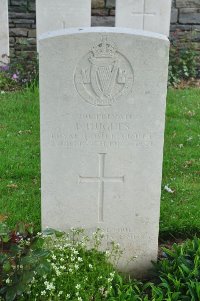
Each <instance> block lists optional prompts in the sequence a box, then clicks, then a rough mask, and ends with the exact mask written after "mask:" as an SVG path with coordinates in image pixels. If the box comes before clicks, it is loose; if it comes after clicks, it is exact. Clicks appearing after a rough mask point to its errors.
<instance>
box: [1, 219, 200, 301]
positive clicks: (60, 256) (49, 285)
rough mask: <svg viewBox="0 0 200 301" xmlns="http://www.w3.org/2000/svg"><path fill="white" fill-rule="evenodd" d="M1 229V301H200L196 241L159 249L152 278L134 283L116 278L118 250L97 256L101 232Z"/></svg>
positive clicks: (23, 227)
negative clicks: (159, 253) (91, 234)
mask: <svg viewBox="0 0 200 301" xmlns="http://www.w3.org/2000/svg"><path fill="white" fill-rule="evenodd" d="M0 229H1V231H0V232H1V233H0V238H1V249H0V255H1V262H0V268H1V272H0V276H1V283H0V295H1V297H0V300H2V301H3V300H7V301H14V300H16V301H17V300H20V301H33V300H37V301H46V300H51V301H63V300H72V301H77V300H78V301H88V300H94V301H95V300H96V301H98V300H99V301H100V300H107V301H115V300H116V301H117V300H118V301H123V300H124V301H125V300H126V301H132V300H134V301H162V300H163V301H164V300H188V301H189V300H194V301H198V300H199V297H200V295H199V277H200V260H199V250H200V239H198V238H196V237H195V238H194V239H193V240H187V241H185V242H184V243H182V244H174V245H173V246H172V247H171V248H170V249H169V248H163V249H162V252H163V253H162V259H160V260H159V261H158V263H156V264H154V268H153V269H152V278H151V279H150V280H144V279H143V280H139V279H137V280H136V279H129V278H128V277H124V276H123V275H121V274H119V273H118V272H117V271H116V269H115V268H114V267H113V265H112V264H111V263H110V261H111V260H114V261H115V260H116V261H117V260H118V258H119V256H120V254H121V253H120V249H119V246H118V245H116V244H115V243H113V245H112V247H111V248H110V249H109V250H107V251H106V252H102V251H100V245H101V241H102V233H101V232H100V231H96V232H94V233H93V236H92V238H89V237H87V235H85V233H84V230H81V229H71V230H70V231H69V232H68V233H62V232H59V231H56V230H52V229H47V230H45V231H44V232H43V233H37V235H34V234H33V227H32V225H25V224H23V223H20V224H18V225H17V227H16V228H15V229H14V230H10V228H9V227H8V226H7V224H6V222H5V221H2V222H1V223H0Z"/></svg>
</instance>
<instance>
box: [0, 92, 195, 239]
mask: <svg viewBox="0 0 200 301" xmlns="http://www.w3.org/2000/svg"><path fill="white" fill-rule="evenodd" d="M38 99H39V97H38V91H37V90H35V91H32V92H31V91H30V90H27V91H24V92H20V93H7V94H1V95H0V214H1V215H3V216H4V215H6V216H8V222H9V224H10V225H11V226H14V225H15V224H16V223H17V222H19V221H26V222H33V223H34V225H35V230H36V231H38V230H39V229H40V155H39V152H40V148H39V100H38ZM166 121H167V122H166V134H165V152H164V171H163V184H162V202H161V220H160V236H161V237H162V238H170V236H175V237H190V236H192V235H194V234H195V233H197V234H200V202H199V200H200V90H198V89H195V88H193V89H192V88H191V89H185V90H172V89H170V90H169V93H168V102H167V118H166ZM166 185H167V186H168V187H169V188H170V189H171V190H172V191H173V193H170V192H167V191H166V190H165V189H164V187H165V186H166ZM0 219H1V216H0Z"/></svg>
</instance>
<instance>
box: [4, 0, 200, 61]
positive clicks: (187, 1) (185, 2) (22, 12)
mask: <svg viewBox="0 0 200 301" xmlns="http://www.w3.org/2000/svg"><path fill="white" fill-rule="evenodd" d="M55 1H56V0H55ZM114 16H115V0H92V25H93V26H97V25H99V26H114V19H115V17H114ZM9 19H10V20H9V21H10V47H11V54H14V55H18V54H19V53H20V52H21V50H24V51H26V52H28V53H30V54H32V53H33V52H35V51H36V15H35V0H9ZM171 37H174V38H175V39H179V40H180V41H181V42H183V43H184V41H185V40H187V41H188V42H192V43H193V45H194V46H195V47H196V49H197V50H198V51H199V53H200V0H173V5H172V18H171Z"/></svg>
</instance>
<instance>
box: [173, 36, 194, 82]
mask: <svg viewBox="0 0 200 301" xmlns="http://www.w3.org/2000/svg"><path fill="white" fill-rule="evenodd" d="M192 34H193V33H192ZM176 36H177V32H176V33H175V34H174V36H173V37H172V39H171V47H170V60H169V84H171V85H176V84H178V83H179V82H180V80H181V79H189V78H193V77H196V75H197V56H198V54H197V51H196V49H195V47H194V44H193V43H192V42H189V41H181V40H179V39H178V38H177V37H176Z"/></svg>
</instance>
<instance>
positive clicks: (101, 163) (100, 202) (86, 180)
mask: <svg viewBox="0 0 200 301" xmlns="http://www.w3.org/2000/svg"><path fill="white" fill-rule="evenodd" d="M105 157H106V154H99V176H98V177H82V176H79V180H80V183H99V192H98V211H99V214H98V215H99V222H103V219H104V214H103V211H104V209H103V205H104V183H123V182H124V176H123V177H106V176H105Z"/></svg>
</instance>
